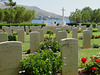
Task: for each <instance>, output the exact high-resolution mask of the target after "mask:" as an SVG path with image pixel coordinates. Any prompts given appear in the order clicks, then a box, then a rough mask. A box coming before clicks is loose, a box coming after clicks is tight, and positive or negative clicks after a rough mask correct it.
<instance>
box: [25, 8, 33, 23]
mask: <svg viewBox="0 0 100 75" xmlns="http://www.w3.org/2000/svg"><path fill="white" fill-rule="evenodd" d="M34 17H35V11H34V10H26V12H25V15H24V21H26V22H27V21H31V20H32V19H33V18H34Z"/></svg>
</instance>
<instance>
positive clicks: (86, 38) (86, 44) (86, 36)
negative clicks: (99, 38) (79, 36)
mask: <svg viewBox="0 0 100 75" xmlns="http://www.w3.org/2000/svg"><path fill="white" fill-rule="evenodd" d="M82 47H83V48H90V47H91V31H90V30H84V31H83V45H82Z"/></svg>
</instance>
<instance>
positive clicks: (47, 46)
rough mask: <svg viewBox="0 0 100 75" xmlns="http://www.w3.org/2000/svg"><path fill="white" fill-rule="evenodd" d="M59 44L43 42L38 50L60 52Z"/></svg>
mask: <svg viewBox="0 0 100 75" xmlns="http://www.w3.org/2000/svg"><path fill="white" fill-rule="evenodd" d="M60 48H61V47H60V44H59V43H58V42H57V41H51V40H50V41H45V42H44V43H41V44H40V49H41V50H44V49H51V50H52V51H53V52H58V51H60Z"/></svg>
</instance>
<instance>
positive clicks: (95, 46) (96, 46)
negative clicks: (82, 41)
mask: <svg viewBox="0 0 100 75" xmlns="http://www.w3.org/2000/svg"><path fill="white" fill-rule="evenodd" d="M92 47H93V48H99V47H100V45H98V44H93V45H92Z"/></svg>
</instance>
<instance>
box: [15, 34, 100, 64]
mask: <svg viewBox="0 0 100 75" xmlns="http://www.w3.org/2000/svg"><path fill="white" fill-rule="evenodd" d="M82 35H83V34H82V33H78V37H79V36H82ZM93 35H100V32H93ZM46 36H48V35H47V34H45V35H44V37H46ZM55 36H56V35H55V34H54V35H52V37H53V38H54V37H55ZM16 37H17V40H18V36H17V35H16ZM67 38H72V32H70V33H68V34H67ZM94 43H95V44H99V45H100V39H91V45H92V44H94ZM81 46H82V40H79V48H80V47H81ZM22 49H23V52H26V51H27V50H28V49H30V35H26V33H25V43H23V44H22ZM99 53H100V49H81V50H79V55H78V60H79V61H78V62H79V64H78V65H80V64H81V58H82V57H88V58H90V56H94V55H97V54H99ZM88 61H89V60H88Z"/></svg>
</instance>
